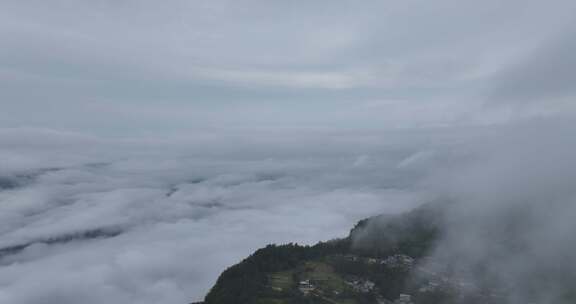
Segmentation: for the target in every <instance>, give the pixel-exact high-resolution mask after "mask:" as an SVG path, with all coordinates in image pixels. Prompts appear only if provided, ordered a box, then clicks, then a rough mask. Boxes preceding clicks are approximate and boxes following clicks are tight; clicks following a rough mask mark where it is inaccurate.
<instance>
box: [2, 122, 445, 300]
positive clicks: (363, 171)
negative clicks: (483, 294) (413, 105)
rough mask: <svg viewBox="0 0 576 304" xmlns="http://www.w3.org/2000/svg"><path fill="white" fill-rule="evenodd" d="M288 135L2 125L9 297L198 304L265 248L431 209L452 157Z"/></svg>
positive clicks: (403, 144) (399, 146)
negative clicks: (445, 161)
mask: <svg viewBox="0 0 576 304" xmlns="http://www.w3.org/2000/svg"><path fill="white" fill-rule="evenodd" d="M280 135H282V136H283V137H279V136H280ZM280 135H278V134H276V135H275V136H274V137H268V138H267V137H264V136H258V137H257V138H258V141H255V140H251V139H238V138H236V139H234V138H226V137H225V136H216V137H215V138H217V139H216V140H212V139H206V138H202V139H190V140H187V141H186V140H183V139H170V140H168V139H165V140H158V141H153V140H150V139H148V140H136V139H110V138H108V139H104V138H98V137H91V136H87V135H83V134H77V133H69V132H58V131H53V130H44V129H27V128H14V129H4V130H1V131H0V144H1V145H2V150H1V151H0V303H13V304H24V303H60V304H67V303H80V302H81V303H111V302H114V303H163V304H170V303H174V304H176V303H188V302H190V301H193V300H200V299H202V298H203V296H204V295H205V293H206V292H207V291H208V289H209V288H210V287H211V286H212V284H213V283H214V282H215V279H216V278H217V276H218V275H219V273H220V272H221V271H222V270H224V269H225V268H226V267H229V266H231V265H232V264H234V263H237V262H238V261H240V260H241V259H242V258H244V257H246V256H247V255H249V254H250V253H251V252H253V251H254V250H255V249H257V248H260V247H262V246H265V245H266V244H269V243H287V242H298V243H302V244H314V243H316V242H318V241H322V240H329V239H332V238H337V237H344V236H346V235H347V234H348V231H349V229H351V228H352V226H353V225H354V223H355V222H356V221H358V220H360V219H362V218H365V217H369V216H372V215H375V214H380V213H397V212H401V211H404V210H408V209H410V208H412V207H414V206H415V205H418V204H420V203H421V202H422V198H421V197H420V196H419V195H418V194H417V193H416V192H415V191H414V185H415V184H416V183H417V181H418V180H420V179H421V177H422V176H424V175H425V174H424V173H425V172H427V171H429V170H430V169H431V167H430V166H431V163H432V162H431V160H435V162H436V163H437V162H442V160H441V157H440V156H439V155H438V154H439V153H438V152H437V151H438V149H440V146H441V145H432V144H430V143H429V142H428V139H427V137H426V136H422V134H411V135H408V134H403V135H402V136H398V134H396V135H395V136H392V134H388V136H382V135H377V136H375V135H373V134H356V133H355V134H332V135H326V134H323V135H322V136H321V137H318V138H314V137H311V136H309V138H306V136H303V135H299V137H298V140H297V141H298V142H299V143H301V144H302V145H294V143H293V142H292V141H291V139H290V138H291V137H290V136H288V135H287V134H280ZM407 137H412V140H410V141H406V138H407ZM221 138H226V140H224V141H223V140H221ZM279 138H283V139H279ZM443 138H444V140H443V141H442V140H440V141H438V142H444V143H445V145H446V146H449V145H450V144H449V143H450V142H451V140H450V136H444V137H443ZM200 146H202V148H200ZM446 150H447V149H446Z"/></svg>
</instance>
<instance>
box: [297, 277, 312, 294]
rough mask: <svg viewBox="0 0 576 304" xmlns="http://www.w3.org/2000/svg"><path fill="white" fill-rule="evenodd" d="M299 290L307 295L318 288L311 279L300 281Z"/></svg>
mask: <svg viewBox="0 0 576 304" xmlns="http://www.w3.org/2000/svg"><path fill="white" fill-rule="evenodd" d="M298 290H300V292H301V293H302V294H303V295H305V296H306V295H308V294H309V293H310V292H312V291H314V290H316V287H315V286H314V285H313V284H312V283H311V282H310V280H302V281H300V282H298Z"/></svg>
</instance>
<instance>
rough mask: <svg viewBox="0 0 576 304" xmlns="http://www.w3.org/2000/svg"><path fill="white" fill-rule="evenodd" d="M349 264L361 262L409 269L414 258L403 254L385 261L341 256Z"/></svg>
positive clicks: (350, 255) (349, 255)
mask: <svg viewBox="0 0 576 304" xmlns="http://www.w3.org/2000/svg"><path fill="white" fill-rule="evenodd" d="M343 257H344V259H345V260H347V261H349V262H363V263H368V264H373V265H385V266H387V267H390V268H410V267H412V266H413V265H414V258H412V257H410V256H408V255H405V254H395V255H391V256H389V257H386V258H385V259H378V258H363V257H359V256H357V255H353V254H346V255H344V256H343Z"/></svg>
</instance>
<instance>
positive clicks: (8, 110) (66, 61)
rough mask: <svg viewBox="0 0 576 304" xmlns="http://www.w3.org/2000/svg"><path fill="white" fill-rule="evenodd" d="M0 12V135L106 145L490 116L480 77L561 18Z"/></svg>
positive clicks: (382, 4)
mask: <svg viewBox="0 0 576 304" xmlns="http://www.w3.org/2000/svg"><path fill="white" fill-rule="evenodd" d="M0 6H1V10H0V17H1V18H0V39H1V40H0V41H2V48H0V88H1V90H0V103H1V106H2V109H3V111H2V112H1V113H0V124H1V125H2V126H3V127H16V126H18V127H21V126H26V127H29V126H34V127H45V128H55V129H60V130H74V131H81V132H88V133H95V134H107V135H112V134H114V135H134V134H137V135H148V134H156V135H158V134H166V133H186V134H188V133H190V132H202V130H204V129H206V128H220V129H230V128H291V127H295V126H298V127H314V128H317V127H341V128H394V127H414V126H416V127H421V126H430V125H433V126H435V125H446V124H448V125H453V124H462V123H466V124H469V123H476V122H486V121H492V120H493V119H492V116H493V115H494V113H484V112H483V111H480V110H481V109H482V108H481V107H479V105H480V104H482V103H483V102H484V99H485V98H486V95H490V94H489V91H490V90H491V88H490V80H491V79H493V78H496V79H497V78H498V77H501V76H500V74H501V72H502V71H503V70H507V69H509V68H510V67H514V66H515V65H518V64H521V63H522V61H523V60H525V58H526V57H527V56H531V54H532V52H533V50H535V49H538V48H542V47H543V45H545V44H548V43H551V42H550V40H551V37H554V36H555V35H563V33H564V32H565V31H567V30H568V29H569V28H570V27H571V24H570V22H571V20H572V17H573V15H574V11H575V9H576V4H574V3H573V1H560V0H558V1H553V2H552V3H543V2H541V1H516V0H512V1H495V0H488V1H482V2H477V1H455V0H454V1H452V0H451V1H440V2H434V3H432V2H429V1H414V0H411V1H363V2H362V4H358V3H357V2H356V1H314V2H310V1H290V2H284V1H241V2H240V1H225V0H211V1H203V0H200V1H179V0H178V1H163V2H161V3H160V2H157V1H102V0H98V1H68V0H58V1H49V2H47V1H34V0H31V1H9V0H7V1H3V2H2V4H0ZM565 55H567V56H570V54H565ZM520 73H522V72H520ZM512 77H515V76H514V75H512ZM535 81H537V80H535ZM487 86H488V88H487ZM501 91H502V90H501ZM504 91H505V90H504ZM503 95H506V94H503Z"/></svg>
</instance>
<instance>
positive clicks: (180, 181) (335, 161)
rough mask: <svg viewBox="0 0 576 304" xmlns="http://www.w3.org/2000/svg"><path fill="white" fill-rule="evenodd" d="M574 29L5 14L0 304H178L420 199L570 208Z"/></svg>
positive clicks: (559, 19)
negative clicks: (255, 255)
mask: <svg viewBox="0 0 576 304" xmlns="http://www.w3.org/2000/svg"><path fill="white" fill-rule="evenodd" d="M575 16H576V2H574V1H568V0H553V1H537V0H500V1H497V0H485V1H467V0H442V1H424V0H402V1H384V0H380V1H376V0H366V1H352V0H350V1H345V0H317V1H310V0H294V1H285V0H284V1H280V0H269V1H265V0H244V1H240V0H194V1H184V0H167V1H152V0H150V1H149V0H140V1H137V0H116V1H114V0H91V1H79V0H74V1H73V0H52V1H43V0H1V1H0V43H1V44H0V302H1V303H12V304H76V303H79V302H82V303H89V304H101V303H102V304H103V303H143V304H177V303H182V304H184V303H187V302H189V301H192V300H199V299H201V298H202V297H203V296H204V295H205V293H206V291H207V290H208V289H209V288H210V286H211V285H212V284H213V283H214V281H215V279H216V278H217V276H218V274H219V273H220V272H221V271H222V270H223V269H225V268H226V267H228V266H230V265H232V264H234V263H236V262H238V261H240V260H241V259H242V258H244V257H245V256H246V255H248V254H249V253H251V252H253V251H254V250H255V249H257V248H259V247H262V246H264V245H266V244H268V243H272V242H276V243H282V242H300V243H306V244H311V243H314V242H317V241H320V240H327V239H330V238H335V237H342V236H345V235H346V233H347V231H348V230H349V229H350V228H351V227H352V225H353V224H354V223H355V222H356V221H357V220H359V219H362V218H365V217H368V216H371V215H375V214H379V213H392V212H400V211H403V210H407V209H410V208H412V207H414V206H416V205H418V204H421V203H422V202H425V201H427V200H428V199H430V195H431V194H430V192H431V191H436V192H439V193H445V192H449V193H454V192H455V193H456V194H457V195H456V196H457V197H462V198H463V199H465V200H470V201H491V200H492V199H493V198H494V197H495V196H503V197H506V198H508V197H514V198H516V196H515V195H516V194H517V192H518V191H516V190H518V189H523V188H525V187H527V185H528V187H530V188H531V189H533V191H532V192H527V193H529V194H530V195H531V194H533V193H537V194H542V195H543V196H546V195H550V194H551V193H569V194H570V195H572V192H573V191H572V189H576V185H574V182H573V181H574V176H573V173H571V172H568V171H569V170H565V168H572V167H573V165H574V157H573V156H570V155H572V154H573V153H572V152H573V151H574V147H576V143H574V139H573V136H571V135H572V130H576V126H575V123H574V122H575V121H576V120H575V119H574V114H576V106H575V103H574V98H576V86H575V85H574V84H575V83H576V24H575V23H574V20H576V19H575V18H574V17H575ZM550 147H554V149H552V150H553V151H552V152H551V151H550V150H551V149H550ZM525 151H532V152H531V153H529V154H528V155H527V156H525V157H518V155H522V154H524V152H525ZM542 159H545V160H546V162H542V163H543V164H541V165H540V166H532V164H534V163H536V162H540V161H542ZM551 160H553V161H554V162H551ZM549 162H551V164H552V165H550V166H547V165H545V163H546V164H547V163H549ZM471 163H472V165H473V166H472V169H470V168H468V169H466V170H468V171H466V170H462V168H461V167H465V165H470V164H471ZM503 164H512V165H513V166H514V168H528V169H530V168H535V169H530V170H526V171H519V172H520V173H514V174H510V175H508V174H509V172H508V171H513V170H511V169H510V167H509V166H511V165H509V166H506V165H503ZM514 168H512V169H514ZM562 168H564V169H562ZM509 169H510V170H509ZM503 171H506V172H503ZM524 173H525V174H524ZM540 173H545V175H542V176H545V177H546V179H547V180H552V181H554V182H550V183H545V182H542V180H543V177H540V178H538V179H532V176H537V175H539V174H540ZM559 173H561V174H559ZM462 174H464V175H462ZM462 176H464V177H466V178H461V177H462ZM495 176H497V177H498V178H494V177H495ZM519 177H521V178H519ZM515 180H519V182H518V183H514V182H513V181H515ZM510 181H512V182H510ZM556 181H562V182H556ZM504 182H506V183H508V182H510V184H509V185H510V187H509V188H510V189H513V190H514V191H505V193H501V192H499V191H500V190H501V189H500V188H499V187H500V184H501V183H504ZM479 185H480V186H479ZM534 185H540V186H541V188H538V187H536V186H534ZM560 188H561V189H560ZM439 189H440V190H439ZM447 189H448V190H447ZM559 189H560V190H561V191H558V190H559ZM480 192H481V193H482V195H480V194H479V193H480ZM508 192H513V193H508ZM572 201H575V200H572ZM572 201H571V202H572ZM464 206H469V205H467V204H466V205H464ZM562 206H563V207H562V208H560V207H559V208H558V210H559V211H558V212H557V213H556V211H555V213H554V214H564V216H563V217H562V218H564V217H566V216H565V215H566V214H573V210H575V209H573V207H572V206H573V204H572V205H569V207H570V209H566V205H562ZM464 209H466V208H464ZM488 210H489V211H490V212H484V213H485V214H488V215H492V213H491V212H492V211H494V209H490V208H488ZM494 212H496V211H494ZM535 222H538V221H535ZM295 223H297V224H295ZM479 226H481V225H479ZM565 226H566V227H568V228H570V229H566V228H562V230H553V229H549V230H543V231H545V232H546V231H548V232H550V231H552V232H554V234H556V232H558V231H560V232H561V233H559V234H558V235H569V234H572V231H573V229H572V228H574V227H572V226H570V225H565ZM263 227H265V228H266V229H263ZM555 229H556V228H555ZM558 229H560V228H558ZM456 230H458V231H459V229H456ZM472 230H473V229H472ZM95 231H98V233H101V234H98V233H97V234H96V236H97V237H94V233H95ZM568 232H569V233H568ZM86 234H88V235H92V237H88V238H85V236H86ZM546 235H547V234H546ZM458 237H460V235H458ZM465 237H469V235H465ZM49 240H56V241H49ZM456 240H460V239H459V238H456ZM485 241H487V242H489V240H485ZM455 243H459V242H458V241H457V242H455ZM448 244H452V242H450V243H448ZM538 244H541V243H538ZM550 244H552V243H550ZM554 244H557V243H554ZM13 246H16V247H17V248H20V247H21V248H20V250H15V251H10V250H8V251H6V250H5V249H6V248H8V249H10V248H12V249H14V247H13ZM18 246H20V247H18ZM22 246H23V247H22ZM451 247H452V246H447V248H451ZM455 247H457V246H455ZM22 248H24V249H22ZM475 248H476V247H474V249H475ZM549 248H558V247H555V246H549ZM457 249H459V250H461V249H462V248H459V247H457ZM466 249H470V248H466ZM559 250H560V249H559ZM570 250H572V249H571V248H570ZM572 251H573V250H572ZM6 252H10V254H6ZM449 253H451V252H449ZM482 256H483V255H482ZM574 260H575V261H576V257H575V258H574ZM527 261H529V262H533V260H530V259H527Z"/></svg>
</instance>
